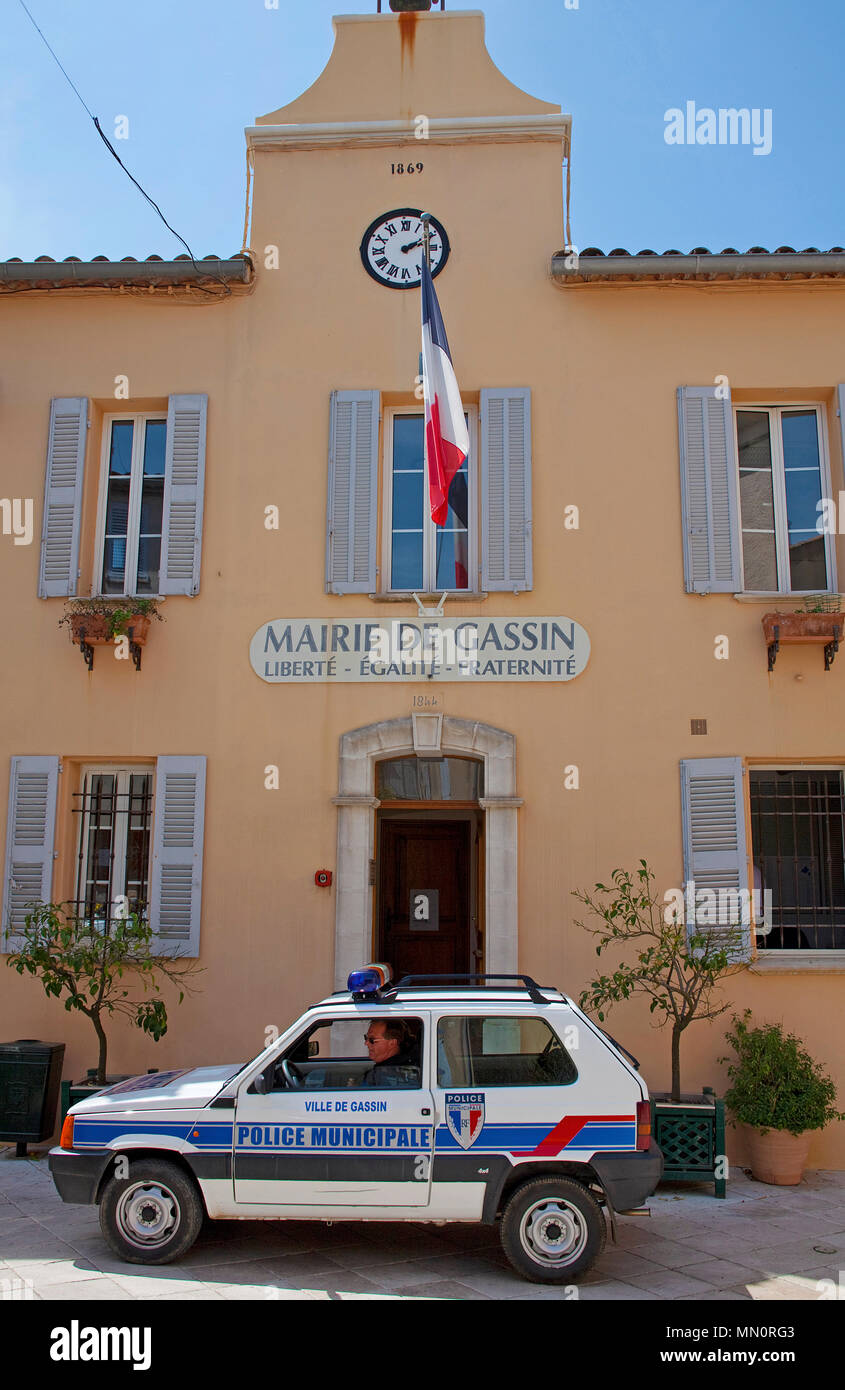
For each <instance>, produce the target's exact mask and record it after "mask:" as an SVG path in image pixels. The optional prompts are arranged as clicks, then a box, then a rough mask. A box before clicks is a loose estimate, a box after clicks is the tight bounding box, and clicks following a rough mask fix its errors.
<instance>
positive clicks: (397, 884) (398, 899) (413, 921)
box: [378, 820, 473, 979]
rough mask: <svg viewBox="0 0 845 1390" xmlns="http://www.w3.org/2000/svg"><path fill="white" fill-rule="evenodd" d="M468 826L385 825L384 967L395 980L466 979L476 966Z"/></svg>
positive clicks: (466, 823)
mask: <svg viewBox="0 0 845 1390" xmlns="http://www.w3.org/2000/svg"><path fill="white" fill-rule="evenodd" d="M472 843H473V841H472V825H471V824H470V822H469V821H468V820H466V821H460V820H444V821H435V820H421V821H412V820H401V821H400V820H384V821H382V822H381V837H380V854H379V865H380V893H379V905H380V911H379V917H380V922H379V934H378V936H379V946H378V959H379V960H383V961H387V963H388V964H389V965H390V967H391V969H392V971H393V978H394V979H400V978H401V977H402V976H403V975H456V974H457V975H464V974H467V973H468V972H469V971H470V969H471V968H472V967H471V965H470V950H469V945H470V940H469V938H470V856H471V846H472Z"/></svg>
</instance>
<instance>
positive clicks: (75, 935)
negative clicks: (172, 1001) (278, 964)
mask: <svg viewBox="0 0 845 1390" xmlns="http://www.w3.org/2000/svg"><path fill="white" fill-rule="evenodd" d="M16 934H17V933H16ZM6 935H7V937H8V936H10V935H11V932H10V931H9V930H7V933H6ZM19 935H21V936H22V937H23V941H22V944H21V946H20V949H19V950H17V951H15V952H14V953H13V954H11V955H10V956H9V957H8V960H7V962H6V963H7V965H10V966H11V967H12V969H14V970H16V971H17V973H18V974H19V975H24V974H28V975H34V976H35V977H36V978H37V979H38V980H40V981H41V984H42V985H43V987H44V991H45V993H46V994H47V995H49V996H51V997H53V998H55V999H59V998H63V999H64V1006H65V1008H66V1009H67V1010H68V1012H79V1013H83V1014H85V1016H86V1018H90V1020H91V1023H92V1025H93V1027H94V1032H95V1034H96V1037H97V1045H98V1059H97V1066H96V1067H95V1068H94V1067H92V1068H90V1069H89V1071H88V1074H87V1077H86V1079H85V1080H84V1081H77V1082H72V1081H63V1082H62V1119H64V1115H65V1114H66V1113H67V1110H68V1108H69V1106H70V1105H73V1104H74V1103H75V1102H76V1101H77V1100H84V1099H85V1098H86V1097H87V1096H89V1095H94V1094H96V1092H97V1091H101V1090H102V1089H103V1087H104V1086H111V1085H114V1084H115V1083H116V1082H118V1081H123V1080H126V1079H127V1078H126V1076H125V1075H123V1076H108V1075H107V1056H108V1040H107V1038H106V1032H105V1028H104V1026H103V1024H104V1020H105V1018H106V1016H107V1015H112V1014H122V1015H123V1016H124V1017H126V1018H129V1019H130V1020H131V1022H132V1023H134V1024H135V1026H136V1027H137V1028H140V1029H141V1030H142V1031H143V1032H145V1033H147V1034H148V1035H149V1036H150V1037H151V1038H152V1039H153V1041H154V1042H158V1041H159V1039H160V1038H162V1037H164V1034H165V1033H166V1032H167V1008H166V1005H165V1002H164V1000H163V999H162V998H161V997H160V995H161V988H160V984H159V978H158V977H159V976H163V977H164V978H165V979H167V980H170V981H171V982H172V983H175V984H180V985H181V986H182V988H180V990H179V998H178V1001H177V1002H178V1003H180V1004H181V1002H182V1000H183V999H184V997H185V994H186V993H189V994H192V993H194V988H193V986H192V979H191V977H192V976H194V975H195V974H196V973H197V972H198V970H199V968H200V967H199V966H198V965H197V962H196V961H194V960H187V959H183V958H181V957H179V956H178V955H174V956H172V957H165V956H159V955H153V951H152V947H153V930H152V927H151V926H149V924H148V923H147V922H146V921H144V919H143V918H142V917H141V916H140V915H139V913H137V912H130V913H127V915H126V916H123V917H106V916H105V914H104V912H103V911H102V909H101V908H100V907H95V908H94V909H93V910H92V911H91V912H90V914H88V915H84V914H83V912H80V911H79V905H78V904H76V903H73V902H68V903H35V904H32V905H31V906H30V909H29V911H28V912H27V913H26V916H25V917H24V927H23V930H22V932H20V933H19ZM133 978H134V980H135V982H136V984H138V985H140V987H141V989H142V993H143V995H147V994H149V995H150V996H152V997H147V998H144V997H139V996H138V995H137V994H135V993H133V991H132V990H131V983H132V980H133Z"/></svg>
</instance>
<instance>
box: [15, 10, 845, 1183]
mask: <svg viewBox="0 0 845 1390" xmlns="http://www.w3.org/2000/svg"><path fill="white" fill-rule="evenodd" d="M335 31H336V39H335V47H334V51H333V53H332V56H331V59H330V61H329V63H328V65H327V67H326V69H325V71H324V72H323V74H322V75H321V76H320V77H319V78H318V80H317V81H316V82H315V83H314V84H313V86H312V87H310V88H309V89H308V91H306V92H305V93H304V94H303V95H302V96H301V97H299V98H298V99H297V100H296V101H294V102H292V103H290V105H288V106H285V107H283V108H281V109H280V110H277V111H274V112H272V113H270V114H268V115H266V116H263V117H260V118H259V119H258V120H257V122H256V124H255V125H254V126H253V127H251V128H250V129H248V131H247V143H248V149H249V152H250V165H251V170H252V175H253V184H252V191H251V203H252V210H251V230H250V235H249V248H250V249H249V252H248V253H244V254H242V255H241V256H239V257H235V258H233V259H231V260H229V261H217V260H207V261H203V262H199V263H198V264H197V265H193V264H191V263H190V262H189V261H187V260H186V259H185V258H182V259H180V260H176V261H173V262H160V261H148V262H141V263H127V262H118V263H105V264H103V263H97V262H92V263H89V264H83V263H81V262H63V263H61V264H54V263H52V262H51V263H45V262H35V263H32V264H30V265H24V264H22V263H15V262H7V263H6V265H5V266H4V267H3V268H2V269H3V279H2V290H3V292H4V293H7V292H8V291H10V290H13V291H14V294H12V295H10V296H9V298H8V300H7V302H6V303H5V304H4V306H3V307H4V319H5V333H4V346H5V351H4V354H3V358H4V363H3V387H4V389H3V397H2V403H1V404H0V410H2V418H3V434H4V445H5V447H4V463H3V490H4V493H7V494H8V496H7V498H6V501H5V502H4V504H3V521H4V526H3V535H2V536H0V573H2V583H3V592H4V594H5V595H6V596H7V603H6V607H5V618H6V623H7V625H8V629H9V630H8V632H7V637H6V644H5V646H6V659H5V661H4V677H3V687H4V688H3V719H2V739H3V744H4V747H3V750H2V768H3V776H4V777H5V778H6V780H7V783H8V798H6V797H5V796H4V797H2V798H0V799H2V803H3V810H2V811H0V814H2V815H6V814H7V813H6V810H5V807H6V803H7V801H8V814H7V820H6V824H5V835H6V868H5V878H4V881H3V885H2V892H3V901H2V909H0V910H2V914H3V923H4V925H6V926H8V927H9V929H10V932H11V935H10V936H9V937H8V938H7V939H6V940H5V942H4V949H5V950H6V951H8V950H10V949H13V947H14V944H15V935H14V932H15V927H16V926H19V925H20V923H21V921H22V917H23V914H24V912H25V909H26V904H27V903H28V902H31V901H33V900H35V899H42V900H45V901H47V900H52V901H68V900H73V901H76V902H79V903H81V904H83V910H84V911H86V912H92V911H93V912H96V911H98V910H99V911H102V910H103V909H104V905H105V904H113V903H114V902H115V900H116V899H117V898H118V897H123V898H126V899H128V900H129V902H130V904H133V905H134V904H136V903H143V904H145V909H144V910H145V911H146V912H147V913H148V915H149V919H150V921H151V923H152V925H153V928H154V931H155V933H156V938H157V942H158V945H159V949H161V950H162V951H164V952H167V951H168V950H173V949H174V948H178V949H179V951H181V952H184V953H188V954H190V955H192V956H196V957H197V958H198V960H199V962H200V965H201V966H202V969H203V974H202V976H201V977H200V980H199V992H198V993H196V994H195V995H192V996H191V997H189V998H188V999H186V1000H185V1002H184V1003H182V1005H181V1006H180V1007H175V1005H174V1007H172V1009H171V1014H170V1019H171V1021H170V1028H169V1031H168V1033H167V1035H166V1037H165V1038H164V1039H163V1040H162V1041H161V1042H160V1043H159V1044H157V1045H156V1046H155V1047H153V1045H152V1044H151V1043H150V1042H149V1041H148V1040H147V1039H145V1038H144V1037H143V1035H142V1034H140V1033H137V1032H133V1031H132V1030H130V1029H128V1028H126V1027H125V1026H124V1025H122V1024H119V1023H114V1024H112V1026H111V1029H110V1044H111V1052H110V1066H111V1067H112V1068H113V1069H115V1070H118V1071H121V1072H131V1071H133V1070H143V1069H145V1068H146V1067H148V1066H159V1067H166V1066H169V1065H193V1064H197V1063H200V1062H203V1061H216V1060H219V1061H228V1060H235V1059H239V1058H240V1059H246V1058H247V1057H248V1056H250V1055H254V1054H255V1053H256V1052H257V1051H258V1050H259V1049H260V1048H261V1047H262V1046H264V1044H265V1042H266V1041H267V1040H268V1037H270V1036H272V1032H271V1030H272V1029H274V1028H276V1029H279V1030H281V1028H282V1027H284V1026H285V1025H287V1024H288V1023H289V1022H290V1021H291V1020H292V1019H293V1018H295V1017H296V1016H297V1014H298V1013H299V1012H300V1011H301V1009H302V1007H303V1006H304V1005H305V1004H307V1003H309V1002H310V1001H311V1000H313V999H314V998H317V997H320V996H322V995H323V994H325V993H326V991H327V990H328V989H330V988H332V987H334V988H338V987H341V986H342V985H343V983H344V981H345V978H346V974H347V972H348V971H349V970H350V969H352V968H354V967H355V966H358V965H360V964H361V963H363V962H364V961H365V960H369V959H385V960H387V961H389V962H390V963H391V965H392V966H393V968H394V972H398V973H405V972H414V973H423V974H427V973H442V972H453V973H468V972H480V971H487V972H505V973H509V972H514V971H517V970H521V971H524V972H527V973H528V974H530V975H532V976H534V977H535V978H536V979H538V980H540V981H542V982H549V983H553V984H556V985H558V986H559V987H561V988H562V989H564V990H565V991H566V992H567V993H569V994H570V995H572V996H574V997H576V998H577V996H578V994H579V992H580V991H581V989H583V988H584V987H585V985H586V984H587V982H588V981H589V979H590V978H591V977H592V976H593V974H594V973H595V971H596V967H597V961H596V956H595V950H594V942H593V939H592V938H591V937H590V936H589V935H588V934H587V932H585V931H584V930H582V928H581V927H580V926H579V925H577V919H579V918H580V917H582V915H583V912H582V910H581V907H580V904H579V903H578V902H577V901H576V899H575V898H574V897H573V893H574V892H575V891H576V890H585V889H590V888H591V887H592V886H593V885H594V884H595V883H596V881H597V880H601V881H604V882H607V881H608V879H609V876H610V874H611V873H612V871H613V870H614V869H615V868H617V867H628V868H631V869H633V868H635V867H636V865H637V863H638V861H639V860H640V859H646V860H647V861H648V864H649V866H650V868H651V869H652V871H653V872H654V875H655V884H656V886H657V888H658V889H659V891H660V893H661V894H671V893H673V892H674V893H680V892H683V891H684V889H685V888H686V889H687V891H689V885H690V884H691V883H694V884H696V885H697V886H698V888H699V889H702V888H703V889H711V890H714V891H715V890H718V889H722V890H733V891H737V890H744V891H749V892H750V891H751V890H753V889H754V888H755V887H756V888H757V889H758V890H760V891H761V902H762V901H764V900H765V893H766V892H768V893H769V894H770V898H769V899H768V900H767V901H769V903H770V912H769V913H768V915H767V918H766V920H765V922H762V923H761V922H760V921H757V922H753V921H752V922H751V923H749V924H747V925H746V929H745V934H744V946H743V951H744V964H745V968H744V969H743V970H742V971H741V972H740V973H738V974H735V975H733V976H732V977H731V978H730V979H729V980H728V981H727V982H726V983H725V986H724V997H725V999H726V1000H730V1002H731V1003H732V1004H733V1005H734V1006H735V1007H736V1009H737V1010H741V1009H744V1008H746V1007H750V1008H751V1009H752V1011H753V1013H754V1015H755V1017H757V1018H759V1019H781V1020H783V1022H784V1023H785V1024H786V1025H787V1027H788V1028H789V1029H790V1030H793V1031H795V1032H797V1033H799V1034H800V1035H801V1036H802V1038H803V1039H804V1040H805V1042H806V1045H807V1046H808V1048H809V1050H810V1051H811V1052H812V1053H813V1054H814V1055H816V1056H818V1057H819V1058H821V1059H823V1060H824V1061H825V1063H826V1064H827V1065H828V1067H829V1068H830V1069H831V1071H832V1073H833V1075H834V1077H835V1078H836V1079H837V1081H838V1083H839V1085H840V1087H842V1086H845V1066H843V1061H842V1025H841V1014H840V1009H841V1005H842V998H843V984H844V983H845V848H843V843H844V842H843V827H845V806H843V769H845V703H843V700H842V695H841V684H842V681H843V680H845V658H842V659H840V660H837V659H836V643H837V632H836V631H834V628H835V627H836V623H835V620H833V619H832V617H831V616H830V615H829V616H828V617H826V616H825V615H823V614H820V615H819V623H818V626H819V631H821V632H822V640H817V641H815V642H810V643H805V644H803V645H801V644H795V645H793V644H792V643H791V642H789V641H788V640H787V638H788V636H789V633H788V626H789V624H787V623H786V622H781V624H779V632H778V634H777V637H778V642H777V649H775V648H776V643H775V638H774V635H773V634H771V633H769V634H768V635H767V634H766V633H764V629H763V625H762V623H761V618H762V617H763V615H764V614H766V613H769V612H772V611H781V612H787V611H791V610H794V609H797V608H802V607H807V606H808V605H807V595H809V594H813V595H824V596H826V597H827V600H828V602H827V604H826V606H827V607H828V608H833V607H835V602H834V600H833V596H834V595H835V594H836V592H837V573H838V567H839V566H841V565H842V564H843V554H842V542H841V537H840V535H839V529H840V528H839V523H838V519H837V518H838V506H837V505H836V504H837V502H838V501H839V500H845V497H843V493H842V489H843V488H845V479H843V447H842V429H841V426H842V415H841V413H840V402H841V398H842V391H843V388H842V387H841V386H840V382H842V381H845V354H843V349H842V334H841V328H840V319H841V302H842V301H841V298H840V292H841V289H842V286H843V283H845V255H842V254H841V253H839V252H833V253H825V254H824V255H818V254H810V253H791V252H789V251H781V252H779V253H777V254H772V255H768V254H765V253H756V252H755V253H754V254H750V253H744V254H739V253H729V254H724V255H719V256H715V255H714V256H710V255H709V254H707V255H705V254H703V253H702V252H700V251H699V252H697V253H694V254H691V255H681V254H680V253H678V254H677V255H674V254H673V255H670V256H663V257H654V256H651V255H642V254H640V255H636V256H626V255H617V256H615V257H611V256H607V257H602V256H601V255H599V254H590V253H587V254H585V253H583V252H582V253H581V255H580V256H579V255H577V254H576V253H574V252H573V251H572V250H571V249H568V253H565V252H562V251H561V249H560V248H562V247H564V241H565V232H564V210H563V198H562V178H561V173H562V161H563V160H564V159H565V158H566V157H567V155H568V149H569V134H570V120H569V117H568V116H566V115H564V114H563V113H562V111H561V108H560V106H558V105H556V104H554V103H549V102H546V101H541V100H538V99H536V98H534V97H531V96H529V95H527V94H526V93H524V92H522V91H520V90H519V89H518V88H516V87H515V86H513V85H512V84H511V83H510V82H509V81H508V80H507V79H506V77H505V76H504V75H503V74H502V73H501V72H499V71H498V69H497V68H496V67H495V66H494V64H493V63H492V61H491V59H490V57H489V55H488V54H487V51H486V48H485V46H484V22H483V16H482V15H481V14H480V13H478V12H450V13H447V14H440V13H437V14H434V13H432V14H410V15H402V16H395V15H392V14H381V15H368V16H358V15H355V16H344V17H341V18H338V19H337V20H336V21H335ZM422 212H428V213H429V214H431V216H432V218H433V219H434V220H433V222H432V228H433V233H434V236H433V245H432V254H433V264H434V268H435V271H436V278H435V286H436V288H437V291H438V295H439V298H440V304H441V307H442V310H443V313H444V317H445V321H446V326H447V328H448V332H449V338H450V344H451V350H452V356H453V360H454V365H455V369H456V373H457V377H458V381H459V383H460V387H461V393H462V400H463V404H464V407H465V412H466V416H467V422H468V428H469V436H470V453H469V458H468V460H467V463H466V465H465V467H464V469H463V470H462V474H461V476H460V477H459V478H458V479H457V480H456V483H455V484H453V488H452V491H451V492H450V514H449V520H448V525H447V526H446V527H445V528H435V527H434V526H433V524H432V522H431V519H430V516H429V515H428V512H427V507H426V496H425V494H426V489H425V483H424V461H423V443H422V441H423V430H422V422H421V413H422V401H421V393H420V390H419V373H420V365H419V343H420V294H419V288H418V284H419V273H418V258H419V256H420V254H421V252H420V249H419V236H420V214H421V213H422ZM24 291H25V292H24ZM27 501H29V504H30V507H31V517H32V520H33V524H32V528H31V537H30V540H31V543H27V538H26V516H27V510H26V508H27ZM820 519H822V520H823V521H824V523H825V524H824V525H823V526H822V527H821V529H819V522H820ZM843 527H845V522H843ZM444 593H445V598H442V595H443V594H444ZM91 595H94V596H97V595H106V596H111V597H120V596H125V597H127V598H132V597H138V596H146V597H158V598H160V599H161V603H160V612H161V614H162V616H163V617H164V619H165V621H164V622H163V623H161V624H159V623H155V622H154V623H153V624H152V626H151V630H150V632H149V635H148V638H147V641H146V643H145V644H144V645H143V647H140V646H135V647H133V645H132V644H129V643H127V642H123V643H120V642H118V643H116V644H114V646H112V647H109V646H98V647H94V648H90V647H89V648H88V650H87V652H86V649H85V648H84V647H81V646H80V645H78V644H74V643H73V642H71V641H69V640H68V636H67V630H66V629H65V628H63V629H60V628H59V627H58V620H59V618H60V617H61V616H62V615H63V613H64V604H63V600H65V599H67V598H68V597H77V596H78V597H87V596H91ZM128 606H129V607H131V605H128ZM810 606H813V605H812V603H811V604H810ZM816 606H817V607H823V606H825V605H824V603H823V602H822V601H819V602H818V603H817V604H816ZM825 622H827V623H828V625H829V627H830V632H829V635H828V636H827V637H824V632H826V631H827V629H826V628H825V627H824V624H825ZM83 658H85V659H83ZM136 659H137V661H139V662H140V666H138V665H137V664H136ZM89 662H90V665H89ZM772 663H773V664H772ZM693 891H695V890H693ZM755 928H758V929H755ZM0 991H2V994H1V995H0V998H2V1005H1V1006H0V1008H2V1016H3V1018H4V1021H5V1023H4V1032H5V1033H6V1034H7V1035H8V1037H10V1038H12V1037H15V1036H18V1035H26V1036H34V1035H39V1036H41V1037H44V1038H50V1039H51V1040H52V1039H55V1040H61V1039H63V1040H65V1041H66V1042H67V1044H68V1052H67V1063H66V1074H73V1075H78V1074H81V1072H83V1071H84V1069H85V1067H86V1066H91V1065H93V1063H94V1061H95V1060H96V1058H95V1056H94V1055H93V1040H92V1038H91V1036H90V1026H89V1024H88V1022H87V1020H85V1019H80V1018H75V1017H73V1016H71V1015H68V1014H65V1013H64V1011H63V1010H62V1009H61V1008H60V1007H59V1005H58V1004H57V1003H56V1002H55V1001H52V1000H47V999H45V997H44V995H43V991H42V990H41V989H40V987H39V985H38V984H37V982H35V981H32V980H29V979H21V978H19V977H18V976H17V975H16V974H14V973H12V972H11V971H3V972H2V973H0ZM729 1017H730V1015H727V1016H726V1018H725V1019H724V1020H717V1021H716V1022H715V1023H712V1024H704V1023H699V1024H696V1025H694V1026H693V1027H692V1028H691V1030H690V1031H689V1032H688V1033H687V1034H686V1036H685V1039H684V1043H683V1053H682V1064H683V1083H684V1089H685V1090H693V1089H700V1088H701V1086H702V1085H703V1084H709V1085H715V1086H716V1087H717V1089H721V1088H722V1086H723V1083H724V1071H723V1069H722V1068H721V1067H720V1065H719V1063H718V1060H717V1059H718V1058H719V1057H721V1056H722V1055H723V1053H724V1051H725V1046H724V1025H725V1024H726V1023H727V1021H728V1019H729ZM611 1027H612V1030H613V1031H614V1033H615V1034H616V1035H617V1036H619V1037H620V1038H621V1039H622V1040H623V1041H624V1042H625V1044H626V1046H628V1047H629V1048H630V1049H631V1050H632V1051H633V1052H634V1053H636V1054H637V1056H638V1057H639V1058H640V1060H641V1064H642V1069H643V1072H644V1074H645V1076H646V1078H647V1080H648V1082H649V1085H650V1086H651V1087H652V1088H653V1089H661V1088H665V1087H666V1085H667V1084H668V1080H669V1038H668V1033H666V1032H665V1031H657V1030H655V1029H654V1028H653V1027H651V1026H650V1019H649V1015H648V1011H647V1008H646V1007H645V1005H641V1004H640V1003H637V1002H635V1001H631V1002H629V1003H626V1004H625V1005H620V1006H619V1009H618V1013H614V1015H613V1016H612V1020H611ZM729 1152H730V1153H731V1156H732V1157H734V1156H736V1157H739V1158H741V1157H742V1151H741V1148H740V1147H739V1145H738V1142H737V1141H736V1140H731V1147H730V1149H729ZM810 1163H811V1166H818V1167H841V1166H843V1164H845V1134H843V1131H842V1127H841V1126H840V1127H838V1128H837V1127H835V1126H834V1127H831V1128H830V1129H829V1130H827V1131H825V1132H824V1133H823V1134H822V1135H820V1136H818V1137H817V1139H816V1141H815V1143H814V1147H813V1149H812V1152H811V1156H810Z"/></svg>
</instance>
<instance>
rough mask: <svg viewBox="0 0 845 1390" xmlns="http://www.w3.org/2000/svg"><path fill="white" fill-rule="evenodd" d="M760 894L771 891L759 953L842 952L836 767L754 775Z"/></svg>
mask: <svg viewBox="0 0 845 1390" xmlns="http://www.w3.org/2000/svg"><path fill="white" fill-rule="evenodd" d="M749 784H750V795H751V843H752V852H753V861H754V881H755V887H757V888H760V889H763V890H764V891H765V890H767V889H768V890H769V891H770V892H771V895H772V896H771V930H769V931H768V932H767V933H766V934H764V935H759V934H758V937H757V945H758V948H760V949H762V950H767V951H783V950H811V951H818V950H845V797H843V774H842V771H841V769H838V768H812V769H801V770H800V771H799V770H796V771H790V770H780V769H778V770H765V771H764V770H762V769H758V770H751V771H750V775H749Z"/></svg>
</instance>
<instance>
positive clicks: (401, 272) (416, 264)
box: [361, 208, 449, 290]
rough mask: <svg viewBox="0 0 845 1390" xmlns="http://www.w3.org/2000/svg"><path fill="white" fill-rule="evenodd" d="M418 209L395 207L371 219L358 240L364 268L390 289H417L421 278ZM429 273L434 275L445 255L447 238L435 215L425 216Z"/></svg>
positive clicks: (420, 236) (441, 264)
mask: <svg viewBox="0 0 845 1390" xmlns="http://www.w3.org/2000/svg"><path fill="white" fill-rule="evenodd" d="M421 215H422V209H420V208H396V209H395V211H394V212H385V213H382V215H381V216H380V217H377V218H376V220H375V221H374V222H371V223H370V225H369V227H368V228H367V230H366V231H365V233H364V236H363V239H362V241H361V260H362V261H363V262H364V269H365V270H366V271H367V273H368V274H369V275H372V277H373V279H374V280H377V281H378V283H379V284H380V285H387V286H389V287H390V289H394V290H413V289H419V287H420V282H421V279H422V258H423V240H422V233H423V224H422V222H421V220H420V219H421ZM428 225H429V230H430V232H431V240H430V243H429V249H430V252H431V274H432V276H435V275H438V274H439V273H440V271H441V270H442V269H443V267H444V265H445V264H446V262H447V260H448V259H449V238H448V237H447V235H446V229H445V227H444V226H443V224H442V223H441V222H438V221H437V218H436V217H431V218H429V223H428Z"/></svg>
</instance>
